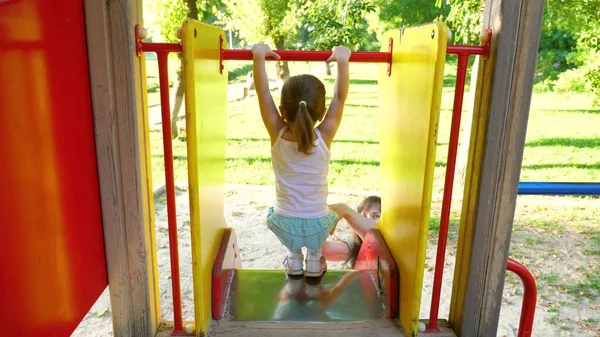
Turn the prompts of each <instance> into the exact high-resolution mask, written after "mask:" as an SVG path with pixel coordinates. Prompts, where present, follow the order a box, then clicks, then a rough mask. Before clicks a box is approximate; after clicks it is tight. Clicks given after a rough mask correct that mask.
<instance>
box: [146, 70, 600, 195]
mask: <svg viewBox="0 0 600 337" xmlns="http://www.w3.org/2000/svg"><path fill="white" fill-rule="evenodd" d="M236 66H237V67H243V66H244V64H243V63H240V64H237V65H236ZM148 68H150V66H149V67H148ZM271 68H272V65H271ZM246 69H247V68H246ZM290 69H291V71H292V74H297V73H303V72H312V73H313V74H315V75H316V76H318V77H320V78H322V79H323V80H324V83H325V86H326V89H327V93H328V97H330V95H331V93H332V90H333V83H334V80H335V77H334V76H326V75H325V67H324V66H323V65H321V64H308V63H300V62H297V63H291V64H290ZM455 69H456V68H455V66H454V65H452V64H448V65H447V67H446V78H447V79H449V80H447V81H445V82H446V83H445V84H446V86H445V88H444V89H445V90H444V92H443V96H442V110H441V113H440V129H439V137H438V144H439V145H438V149H437V157H436V169H435V182H434V193H439V192H440V191H441V189H442V186H443V177H444V172H445V162H446V157H447V151H448V138H449V130H450V118H451V108H452V102H453V95H454V77H453V72H454V71H455ZM148 73H149V75H152V74H153V72H151V71H148ZM269 73H270V74H271V75H272V74H274V70H273V69H270V70H269ZM333 74H335V68H334V69H333ZM377 74H378V66H377V65H373V64H352V66H351V79H352V80H351V82H352V83H351V86H350V93H349V96H348V100H347V102H346V108H345V113H344V119H343V121H342V124H341V126H340V129H339V131H338V134H337V136H336V139H335V141H334V144H333V146H332V161H331V168H330V175H329V180H330V186H331V187H332V188H339V189H356V190H364V189H370V190H377V189H379V134H378V129H379V126H378V125H379V121H378V117H377V111H378V94H377ZM467 89H468V88H467ZM469 97H470V96H469V94H468V93H467V94H466V95H465V109H466V108H467V107H468V106H469ZM273 98H274V100H275V101H276V102H278V101H279V90H274V91H273ZM591 107H592V98H591V97H590V96H588V95H585V94H557V93H534V94H533V98H532V107H531V112H530V118H529V123H528V131H527V144H526V147H525V152H524V158H523V169H522V173H521V180H523V181H598V180H600V173H599V172H600V146H599V145H600V140H599V139H600V131H599V130H600V128H598V125H600V109H595V108H591ZM180 127H183V123H182V124H181V125H180ZM160 137H161V133H160V132H159V131H154V132H152V133H151V142H152V153H153V156H152V163H153V182H154V186H160V185H161V184H162V182H163V181H164V173H163V172H162V170H163V164H162V148H161V147H162V143H161V140H160ZM227 137H228V142H227V164H226V165H227V172H226V179H227V183H230V184H250V185H270V184H272V183H273V177H272V171H271V167H270V145H269V140H268V135H267V133H266V131H265V129H264V126H263V124H262V121H261V119H260V114H259V111H258V103H257V101H256V98H255V97H249V98H247V99H245V100H242V101H238V102H230V103H229V107H228V125H227ZM174 154H175V157H176V159H175V166H176V172H175V176H176V180H178V181H186V180H187V174H186V172H185V164H186V163H185V162H186V156H187V154H186V150H185V143H184V141H183V140H175V141H174Z"/></svg>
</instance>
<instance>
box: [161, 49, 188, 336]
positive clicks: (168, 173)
mask: <svg viewBox="0 0 600 337" xmlns="http://www.w3.org/2000/svg"><path fill="white" fill-rule="evenodd" d="M168 55H169V52H168V51H156V56H157V57H158V78H159V84H160V110H161V116H162V133H163V147H164V161H165V187H166V192H167V218H168V224H169V249H170V257H171V283H172V287H173V316H174V321H175V322H174V324H173V325H174V328H173V333H172V334H173V335H175V334H181V333H183V319H182V317H181V316H182V314H181V285H180V281H179V279H180V277H179V245H178V243H177V212H176V209H175V182H174V181H175V178H174V173H173V144H172V143H171V107H170V104H169V103H170V102H169V71H168V68H169V64H168Z"/></svg>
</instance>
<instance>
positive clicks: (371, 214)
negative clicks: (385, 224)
mask: <svg viewBox="0 0 600 337" xmlns="http://www.w3.org/2000/svg"><path fill="white" fill-rule="evenodd" d="M360 215H362V216H364V217H365V218H368V219H371V220H373V221H377V220H379V218H381V209H380V208H379V207H377V206H376V205H373V206H371V207H369V208H366V209H364V210H363V211H362V212H361V213H360Z"/></svg>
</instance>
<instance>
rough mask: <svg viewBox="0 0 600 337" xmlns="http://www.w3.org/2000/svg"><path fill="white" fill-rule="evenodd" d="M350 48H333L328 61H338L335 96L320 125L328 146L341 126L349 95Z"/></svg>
mask: <svg viewBox="0 0 600 337" xmlns="http://www.w3.org/2000/svg"><path fill="white" fill-rule="evenodd" d="M349 59H350V49H348V48H346V47H344V46H338V47H335V48H334V49H333V53H332V54H331V56H330V57H329V59H327V62H333V61H335V62H337V77H336V79H335V84H334V88H333V98H332V99H331V103H330V104H329V110H327V115H325V119H324V120H323V122H322V123H321V124H320V125H319V131H321V133H323V140H324V141H325V143H326V144H327V146H328V147H331V142H332V141H333V137H335V134H336V132H337V130H338V127H339V126H340V122H341V121H342V115H343V113H344V103H345V102H346V97H348V87H349V86H350V75H349V72H350V70H349V68H350V66H349Z"/></svg>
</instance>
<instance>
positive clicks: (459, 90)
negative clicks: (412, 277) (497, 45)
mask: <svg viewBox="0 0 600 337" xmlns="http://www.w3.org/2000/svg"><path fill="white" fill-rule="evenodd" d="M468 62H469V56H468V55H458V68H457V71H456V86H455V88H454V107H453V108H452V126H451V128H450V144H449V146H448V163H447V165H446V180H445V183H444V199H443V200H442V215H441V219H440V234H439V238H438V247H437V256H436V261H435V272H434V275H433V290H432V296H431V310H430V314H429V326H428V327H427V330H426V331H427V332H439V331H440V330H439V328H438V314H439V307H440V294H441V291H442V276H443V274H444V259H445V255H446V241H447V238H448V223H449V221H450V206H451V205H452V187H453V185H454V169H455V166H456V150H457V148H458V134H459V132H460V115H461V112H462V105H463V96H464V94H465V79H466V77H467V65H468Z"/></svg>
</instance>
